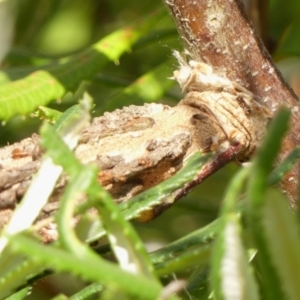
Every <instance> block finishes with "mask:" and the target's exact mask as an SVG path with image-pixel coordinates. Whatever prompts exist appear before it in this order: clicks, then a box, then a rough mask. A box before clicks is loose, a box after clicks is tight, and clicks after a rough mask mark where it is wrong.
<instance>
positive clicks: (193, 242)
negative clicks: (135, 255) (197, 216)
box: [150, 219, 221, 264]
mask: <svg viewBox="0 0 300 300" xmlns="http://www.w3.org/2000/svg"><path fill="white" fill-rule="evenodd" d="M220 224H221V223H220V219H216V220H215V221H213V222H211V223H210V224H208V225H207V226H205V227H203V228H200V229H197V230H195V231H193V232H191V233H189V234H187V235H185V236H184V237H182V238H180V239H178V240H177V241H175V242H173V243H170V244H168V245H167V246H165V247H163V248H161V249H159V250H156V251H155V252H152V253H151V254H150V258H151V261H152V263H154V264H158V263H161V262H163V261H165V260H168V259H170V257H175V255H178V253H180V252H183V251H186V250H188V249H189V248H192V247H197V248H199V247H201V246H202V245H205V244H208V243H210V242H212V241H213V240H214V239H215V237H216V234H217V232H218V230H219V227H220Z"/></svg>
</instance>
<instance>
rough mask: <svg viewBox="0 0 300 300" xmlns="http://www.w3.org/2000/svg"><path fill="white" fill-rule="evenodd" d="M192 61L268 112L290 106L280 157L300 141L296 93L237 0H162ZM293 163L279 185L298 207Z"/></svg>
mask: <svg viewBox="0 0 300 300" xmlns="http://www.w3.org/2000/svg"><path fill="white" fill-rule="evenodd" d="M165 3H166V5H167V6H168V8H169V11H170V13H171V15H172V16H173V19H174V21H175V23H176V24H177V27H178V30H179V32H180V35H181V37H182V39H183V41H184V44H185V47H186V49H187V50H188V52H189V55H190V57H191V58H192V59H193V60H197V61H202V62H204V63H206V64H208V65H210V66H212V67H213V69H214V70H215V72H216V73H217V74H219V75H220V76H225V77H227V78H229V79H230V80H232V81H233V82H236V83H238V84H240V85H242V86H243V87H245V88H247V89H248V90H249V91H251V92H252V93H253V94H254V95H256V96H257V97H260V98H261V99H263V101H264V102H265V104H266V106H267V107H268V109H269V110H270V112H271V113H272V114H274V113H276V111H277V110H278V109H279V107H281V106H286V107H289V108H290V109H291V111H292V119H291V124H290V131H289V134H288V135H287V136H286V138H285V140H284V144H283V146H282V150H281V153H280V157H279V160H280V161H281V160H282V159H283V158H284V157H285V156H286V155H287V153H288V152H289V151H290V150H291V149H293V148H294V147H295V146H297V145H298V144H299V139H300V136H299V133H300V123H299V121H298V120H299V118H300V110H299V102H298V99H297V97H296V95H295V94H294V93H293V91H292V90H291V89H290V88H289V87H288V85H287V84H286V83H285V82H284V80H283V79H282V76H281V74H280V72H279V71H278V70H277V68H276V67H275V65H274V63H273V62H272V59H271V57H270V55H269V54H268V52H267V51H266V50H265V48H264V46H263V44H262V42H261V41H260V40H259V38H258V37H257V36H256V35H255V33H254V31H253V28H252V27H251V26H250V23H249V21H248V19H247V17H246V15H245V13H244V8H243V5H242V3H241V2H240V1H239V0H197V1H194V0H165ZM298 169H299V165H296V166H295V167H294V168H293V170H292V171H291V172H289V174H288V175H287V176H286V177H285V179H284V181H283V182H282V184H281V187H282V190H283V191H284V192H285V193H286V194H287V195H288V197H289V198H290V199H291V205H292V206H293V207H295V206H296V202H297V194H298V187H297V185H298V184H297V183H298Z"/></svg>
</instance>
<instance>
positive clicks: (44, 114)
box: [33, 106, 62, 124]
mask: <svg viewBox="0 0 300 300" xmlns="http://www.w3.org/2000/svg"><path fill="white" fill-rule="evenodd" d="M61 115H62V112H60V111H58V110H56V109H52V108H48V107H46V106H39V107H38V110H37V111H36V112H34V113H33V116H34V117H36V118H39V119H41V120H45V121H48V122H49V123H52V124H54V123H55V122H56V121H57V120H58V119H59V118H60V117H61Z"/></svg>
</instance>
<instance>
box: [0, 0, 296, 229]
mask: <svg viewBox="0 0 300 300" xmlns="http://www.w3.org/2000/svg"><path fill="white" fill-rule="evenodd" d="M165 2H166V4H167V6H168V7H169V9H170V12H171V14H172V16H173V18H174V20H175V22H176V24H177V25H178V28H179V32H180V34H181V36H182V37H183V40H184V41H185V46H186V49H187V50H188V56H189V57H190V61H189V62H185V60H184V59H182V58H181V56H180V55H179V54H176V56H177V58H178V59H179V65H180V66H179V70H178V71H177V72H175V73H174V78H175V79H177V80H178V82H179V83H180V85H181V87H182V89H183V91H185V92H186V93H187V94H186V96H185V98H184V99H183V100H182V101H181V102H180V103H179V105H178V106H176V107H174V108H170V107H168V106H165V105H161V104H151V105H144V106H142V107H136V106H130V107H127V108H124V109H123V110H117V111H115V112H113V113H106V114H104V116H103V117H100V118H95V119H94V120H93V122H92V125H91V126H90V127H89V128H87V129H86V130H85V131H84V132H83V134H82V138H81V141H80V144H79V146H78V147H77V149H76V150H75V153H76V156H77V157H78V158H79V159H80V160H81V161H82V162H83V163H86V164H87V163H93V164H96V165H97V166H99V168H100V170H101V171H100V172H99V176H98V177H99V182H100V183H101V184H103V185H104V187H105V188H106V189H107V190H108V191H109V192H110V193H111V194H112V195H113V197H114V198H115V199H116V201H119V202H121V201H126V200H127V199H129V198H131V197H132V196H134V195H136V194H138V193H140V192H142V191H144V190H146V189H148V188H150V187H152V186H154V185H156V184H158V183H160V182H161V181H163V180H165V179H167V178H169V177H170V176H172V175H173V174H174V173H175V172H177V171H178V170H179V169H180V168H181V167H182V166H183V165H184V162H185V160H186V159H187V158H188V157H189V156H190V155H192V154H193V153H195V152H196V151H199V150H200V151H202V152H212V151H213V152H215V153H216V155H215V157H214V158H213V159H212V160H211V161H210V162H209V163H208V164H207V165H206V166H205V167H204V168H203V169H202V170H200V171H199V175H198V176H196V178H195V180H194V181H193V182H191V183H190V184H188V185H187V186H185V187H182V189H180V190H178V191H177V192H176V193H175V199H176V200H177V199H179V198H180V197H181V196H182V195H184V194H185V193H186V192H187V191H188V190H189V189H190V188H192V187H193V186H194V185H196V184H198V183H199V182H201V181H202V180H203V179H205V178H206V177H208V176H209V175H210V174H212V173H213V172H214V171H216V170H217V169H219V168H220V167H222V166H223V165H224V164H226V163H228V162H229V161H231V160H232V159H236V158H237V159H238V160H241V161H245V160H248V159H249V156H251V155H252V154H253V152H254V151H255V149H256V147H257V146H258V145H259V143H260V140H261V138H262V136H263V132H264V131H265V129H266V126H267V121H268V119H269V117H272V115H273V114H274V113H275V112H276V111H277V110H278V108H279V107H280V106H281V105H285V106H288V107H290V108H291V109H292V112H293V116H292V121H291V128H290V132H289V135H288V136H287V137H286V139H285V141H284V145H283V148H282V151H281V154H280V160H282V159H283V158H284V157H285V156H286V154H287V152H289V150H290V149H291V148H293V147H294V146H296V145H297V144H298V140H299V128H298V127H299V126H300V125H299V124H300V123H299V122H297V119H299V117H300V115H299V114H300V112H299V103H298V101H297V98H296V96H295V95H294V94H293V92H292V91H291V90H290V89H289V88H288V87H287V85H286V84H285V83H284V81H283V80H282V78H281V76H280V74H279V72H278V71H277V69H276V68H275V66H274V64H273V63H272V61H271V59H270V57H269V55H268V54H267V53H266V51H265V50H264V47H263V46H262V44H261V43H260V41H259V40H258V38H257V37H256V36H255V34H254V33H253V30H252V28H251V27H250V25H249V23H248V21H247V19H246V17H245V15H244V13H243V11H242V7H241V4H240V2H238V1H233V0H197V1H195V0H194V1H193V0H165ZM41 157H42V149H41V148H40V146H39V137H38V136H37V135H34V136H33V137H31V138H28V139H25V140H23V141H21V142H20V143H16V144H13V145H9V146H7V147H5V148H3V149H0V228H1V227H2V226H4V225H5V224H6V223H7V222H8V220H9V218H10V216H11V214H12V212H13V210H14V208H15V206H16V204H17V203H18V201H19V200H20V199H21V198H22V196H23V194H24V192H25V191H26V189H27V187H28V185H29V183H30V181H31V177H32V175H33V174H34V173H35V172H36V171H37V170H38V168H39V166H40V161H41ZM297 170H298V169H297V167H296V168H294V169H293V170H292V171H291V172H290V173H289V174H288V175H287V177H286V178H285V180H284V182H283V183H282V188H283V190H284V191H285V192H286V193H287V194H288V196H289V197H290V199H291V204H292V206H295V204H296V195H297V186H296V182H297V179H298V173H297ZM66 182H67V177H66V176H62V177H61V178H60V180H59V182H58V183H57V186H56V189H55V191H54V193H53V195H52V197H51V199H50V201H49V203H48V204H47V205H46V206H45V207H44V209H43V212H42V214H41V216H40V218H45V217H47V216H49V215H51V213H52V212H53V211H55V209H56V208H57V206H58V203H59V202H58V201H59V196H60V194H61V192H62V190H63V188H64V186H65V184H66ZM169 205H170V204H168V203H163V204H162V205H161V206H160V207H158V208H154V209H153V212H152V215H150V216H149V215H147V216H144V217H142V219H143V221H147V220H148V219H151V218H152V217H153V216H156V215H157V214H159V213H160V212H162V211H163V210H164V209H165V208H167V207H168V206H169Z"/></svg>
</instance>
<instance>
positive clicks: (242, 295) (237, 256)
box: [211, 168, 259, 300]
mask: <svg viewBox="0 0 300 300" xmlns="http://www.w3.org/2000/svg"><path fill="white" fill-rule="evenodd" d="M249 173H250V169H249V168H244V169H242V170H241V171H240V172H239V173H238V174H237V175H236V176H235V177H234V179H233V180H232V181H231V183H230V185H229V187H228V189H227V192H226V195H225V198H224V202H223V207H222V213H221V216H220V219H221V220H220V222H221V225H220V229H219V232H218V236H217V238H216V241H215V244H214V251H213V256H212V269H211V284H212V289H213V292H214V296H215V299H217V300H219V299H220V300H223V299H228V300H231V299H245V300H246V299H248V300H255V299H257V300H258V299H259V296H258V287H257V284H256V282H255V279H254V277H253V275H252V272H251V269H250V266H249V264H248V260H247V253H246V249H245V247H244V245H243V243H242V239H241V226H240V224H239V214H238V210H237V208H238V206H237V203H238V199H239V197H240V194H241V191H242V188H243V183H244V181H245V179H246V178H247V176H248V175H249Z"/></svg>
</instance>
